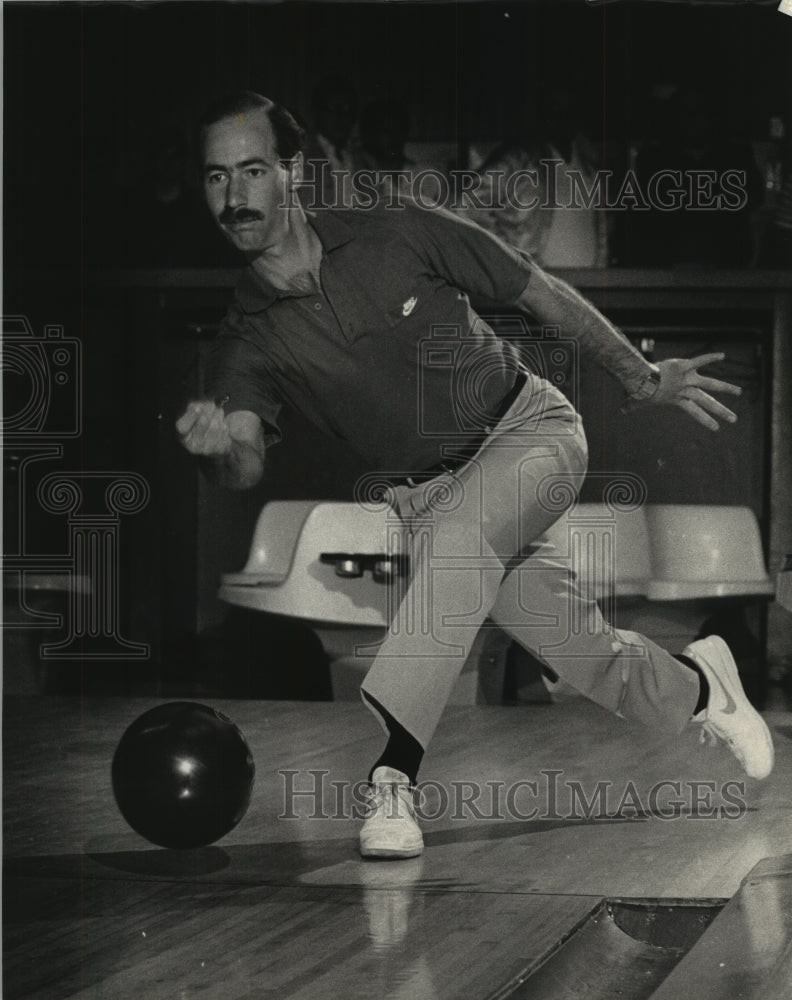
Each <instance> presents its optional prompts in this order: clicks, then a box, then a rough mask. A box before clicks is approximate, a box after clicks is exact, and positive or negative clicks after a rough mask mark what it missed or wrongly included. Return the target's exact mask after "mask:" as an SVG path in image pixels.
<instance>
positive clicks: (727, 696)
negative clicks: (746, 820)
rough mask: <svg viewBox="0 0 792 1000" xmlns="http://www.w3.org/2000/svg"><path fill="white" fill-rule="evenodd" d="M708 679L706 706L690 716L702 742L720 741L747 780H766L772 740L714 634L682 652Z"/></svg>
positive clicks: (725, 648) (771, 766) (723, 645)
mask: <svg viewBox="0 0 792 1000" xmlns="http://www.w3.org/2000/svg"><path fill="white" fill-rule="evenodd" d="M682 655H683V656H688V657H690V659H691V660H693V662H694V663H696V664H697V665H698V666H699V667H700V668H701V670H702V672H703V673H704V676H705V677H706V678H707V682H708V684H709V687H710V694H709V701H708V702H707V707H706V708H705V709H704V710H703V711H701V712H699V713H698V715H694V716H693V721H694V722H700V723H701V724H702V730H701V738H700V739H701V742H702V743H706V742H708V737H709V742H714V741H715V738H717V739H720V740H723V742H724V743H726V744H727V745H728V747H729V749H730V750H731V752H732V753H733V754H734V756H735V757H736V758H737V760H738V761H739V762H740V763H741V764H742V766H743V767H744V768H745V772H746V774H747V775H748V776H749V777H750V778H766V777H767V776H768V774H770V772H771V771H772V770H773V759H774V755H773V741H772V739H771V737H770V730H769V729H768V728H767V725H766V724H765V721H764V719H763V718H762V717H761V715H759V713H758V712H757V711H756V709H755V708H754V707H753V706H752V705H751V703H750V702H749V701H748V699H747V698H746V697H745V692H744V691H743V687H742V684H741V683H740V675H739V673H738V672H737V664H736V663H735V662H734V657H733V656H732V655H731V652H730V651H729V647H728V646H727V645H726V643H725V642H724V641H723V639H721V638H720V636H717V635H711V636H708V638H706V639H699V640H697V641H696V642H693V643H691V644H690V645H689V646H688V647H687V649H685V650H684V651H683V654H682Z"/></svg>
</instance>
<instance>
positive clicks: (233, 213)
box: [203, 108, 293, 255]
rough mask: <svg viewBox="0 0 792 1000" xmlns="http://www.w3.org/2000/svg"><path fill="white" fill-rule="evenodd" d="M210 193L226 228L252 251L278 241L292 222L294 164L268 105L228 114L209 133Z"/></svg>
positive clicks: (206, 190) (207, 176)
mask: <svg viewBox="0 0 792 1000" xmlns="http://www.w3.org/2000/svg"><path fill="white" fill-rule="evenodd" d="M203 166H204V193H205V195H206V201H207V204H208V206H209V210H210V211H211V213H212V215H213V216H214V218H215V221H216V222H217V224H218V226H219V227H220V229H221V231H222V232H223V233H224V234H225V235H226V236H227V237H228V239H229V240H230V241H231V242H232V243H233V244H234V246H235V247H236V248H237V249H238V250H242V251H244V252H245V253H248V254H253V255H255V254H257V253H259V252H261V251H264V250H267V249H270V248H271V247H275V246H277V245H278V244H279V243H281V242H282V240H283V239H284V237H285V236H286V234H287V232H288V228H289V211H288V208H287V207H286V206H288V205H289V204H290V203H291V199H292V197H293V195H292V193H291V191H290V187H291V178H292V173H291V170H290V169H289V168H288V167H287V168H284V167H282V166H281V165H280V162H279V160H278V153H277V147H276V142H275V135H274V133H273V131H272V126H271V125H270V121H269V115H268V113H267V111H266V109H265V108H256V109H254V110H253V111H246V112H244V113H243V114H239V115H234V116H233V117H232V118H224V119H222V121H219V122H216V123H215V124H214V125H210V126H209V128H207V129H206V130H205V132H204V136H203Z"/></svg>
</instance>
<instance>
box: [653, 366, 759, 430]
mask: <svg viewBox="0 0 792 1000" xmlns="http://www.w3.org/2000/svg"><path fill="white" fill-rule="evenodd" d="M725 356H726V355H725V354H700V355H699V356H698V357H697V358H670V359H669V360H668V361H658V362H657V368H658V369H659V370H660V385H659V386H658V387H657V391H656V392H655V394H654V395H653V396H652V398H651V399H650V400H649V402H650V403H671V404H672V405H674V406H679V407H680V408H681V409H683V410H684V411H685V412H686V413H688V414H689V415H690V416H691V417H692V418H693V419H694V420H695V421H697V422H698V423H700V424H701V425H702V426H703V427H706V428H707V429H708V430H711V431H716V430H718V427H719V426H720V424H719V421H720V420H724V421H726V423H729V424H733V423H734V422H735V421H736V419H737V414H736V413H734V412H732V410H730V409H729V408H728V407H727V406H724V405H723V404H722V403H719V402H718V400H717V399H714V398H713V397H712V396H711V395H710V393H711V392H726V393H728V394H729V395H731V396H739V395H740V394H741V393H742V389H741V388H740V387H739V386H737V385H732V384H731V382H722V381H721V380H720V379H717V378H710V377H709V376H707V375H700V374H699V368H704V367H705V366H706V365H710V364H712V363H713V362H715V361H723V359H724V358H725Z"/></svg>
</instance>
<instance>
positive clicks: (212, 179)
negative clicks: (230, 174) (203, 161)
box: [206, 170, 226, 186]
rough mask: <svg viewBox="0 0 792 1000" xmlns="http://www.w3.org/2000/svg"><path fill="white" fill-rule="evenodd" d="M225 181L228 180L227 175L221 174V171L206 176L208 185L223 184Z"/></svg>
mask: <svg viewBox="0 0 792 1000" xmlns="http://www.w3.org/2000/svg"><path fill="white" fill-rule="evenodd" d="M225 179H226V175H225V174H224V173H221V172H220V171H219V170H218V171H215V172H214V173H211V174H207V175H206V183H207V184H211V185H213V186H214V185H216V184H222V182H223V181H224V180H225Z"/></svg>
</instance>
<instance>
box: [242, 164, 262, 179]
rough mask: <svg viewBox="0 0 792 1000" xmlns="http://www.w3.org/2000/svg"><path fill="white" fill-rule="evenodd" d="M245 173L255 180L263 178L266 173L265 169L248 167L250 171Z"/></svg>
mask: <svg viewBox="0 0 792 1000" xmlns="http://www.w3.org/2000/svg"><path fill="white" fill-rule="evenodd" d="M245 172H246V173H247V175H248V177H251V178H253V179H254V180H255V179H256V178H258V177H263V176H264V174H265V173H266V171H265V170H264V167H248V169H247V170H246V171H245Z"/></svg>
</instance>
